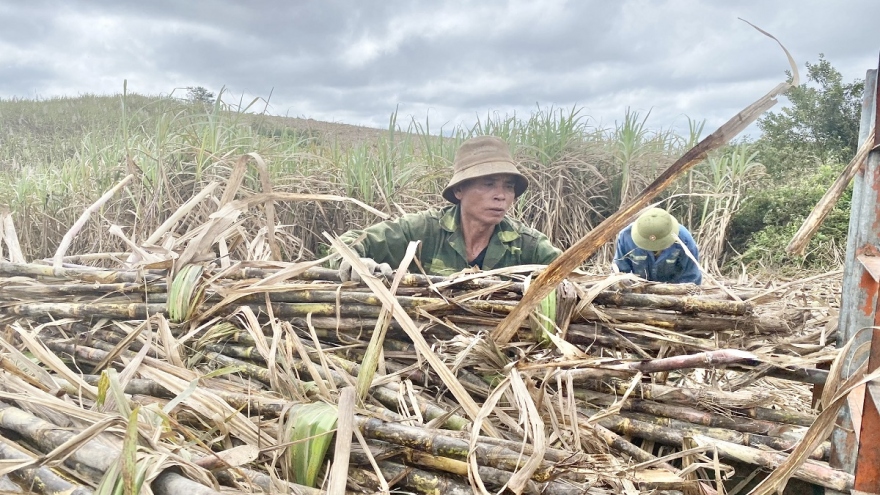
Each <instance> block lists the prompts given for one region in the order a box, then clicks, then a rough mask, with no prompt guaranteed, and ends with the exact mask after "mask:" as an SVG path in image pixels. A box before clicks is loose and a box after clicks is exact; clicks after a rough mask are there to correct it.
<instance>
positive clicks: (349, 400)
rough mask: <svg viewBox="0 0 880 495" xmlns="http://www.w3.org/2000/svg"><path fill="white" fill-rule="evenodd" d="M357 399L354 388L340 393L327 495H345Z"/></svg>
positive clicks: (347, 388)
mask: <svg viewBox="0 0 880 495" xmlns="http://www.w3.org/2000/svg"><path fill="white" fill-rule="evenodd" d="M356 399H357V397H356V392H355V388H354V387H344V388H343V389H342V390H340V391H339V404H338V406H337V410H338V418H339V419H338V422H337V427H336V446H335V450H334V453H333V466H332V467H331V468H330V480H329V482H328V483H327V493H330V494H336V493H345V484H346V481H347V480H348V468H349V465H348V460H349V456H350V454H351V434H352V430H353V429H354V428H353V424H354V406H355V401H356Z"/></svg>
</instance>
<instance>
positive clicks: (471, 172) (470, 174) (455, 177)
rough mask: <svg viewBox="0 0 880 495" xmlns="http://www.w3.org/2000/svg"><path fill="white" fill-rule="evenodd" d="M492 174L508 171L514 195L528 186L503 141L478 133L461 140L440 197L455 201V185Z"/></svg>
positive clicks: (456, 199)
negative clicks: (511, 176)
mask: <svg viewBox="0 0 880 495" xmlns="http://www.w3.org/2000/svg"><path fill="white" fill-rule="evenodd" d="M495 174H511V175H514V176H516V186H515V187H514V191H515V192H516V197H519V195H520V194H522V193H523V192H525V190H526V188H528V187H529V180H528V179H526V177H525V176H524V175H523V174H521V173H520V172H519V170H518V169H517V168H516V163H514V161H513V156H511V155H510V149H509V148H508V147H507V143H506V142H505V141H504V140H503V139H501V138H498V137H495V136H479V137H475V138H471V139H468V140H467V141H465V142H463V143H461V147H459V148H458V151H456V152H455V160H454V162H453V164H452V179H450V180H449V185H448V186H446V189H444V190H443V197H444V198H445V199H446V201H449V202H450V203H452V204H458V198H456V197H455V191H454V188H455V186H457V185H459V184H461V183H462V182H464V181H466V180H470V179H475V178H477V177H485V176H487V175H495Z"/></svg>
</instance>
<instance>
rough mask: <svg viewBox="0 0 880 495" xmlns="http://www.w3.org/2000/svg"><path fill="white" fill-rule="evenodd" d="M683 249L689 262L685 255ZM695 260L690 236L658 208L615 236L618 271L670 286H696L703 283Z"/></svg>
mask: <svg viewBox="0 0 880 495" xmlns="http://www.w3.org/2000/svg"><path fill="white" fill-rule="evenodd" d="M677 240H680V241H681V242H680V243H679V242H676V241H677ZM682 244H683V245H684V247H683V246H682ZM685 247H686V248H687V250H688V251H690V254H691V255H692V256H693V259H691V256H688V253H686V252H685ZM699 259H700V258H699V251H698V250H697V244H696V242H694V238H693V236H691V233H690V232H688V230H687V229H686V228H684V227H683V226H681V225H679V224H678V221H677V220H676V219H675V217H673V216H672V215H670V214H669V213H668V212H667V211H666V210H663V209H660V208H651V209H649V210H648V211H646V212H644V213H642V214H641V215H639V217H638V218H637V219H636V221H635V222H633V223H632V224H631V225H629V226H628V227H626V228H625V229H623V230H622V231H621V232H620V234H618V236H617V249H616V251H615V253H614V264H615V266H616V267H617V269H618V270H620V271H621V272H625V273H634V274H636V275H638V276H639V277H642V278H644V279H645V280H651V281H654V282H666V283H673V284H684V283H692V284H697V285H699V284H700V283H701V282H702V281H703V275H702V273H701V272H700V267H699V266H698V265H697V263H696V262H697V261H699Z"/></svg>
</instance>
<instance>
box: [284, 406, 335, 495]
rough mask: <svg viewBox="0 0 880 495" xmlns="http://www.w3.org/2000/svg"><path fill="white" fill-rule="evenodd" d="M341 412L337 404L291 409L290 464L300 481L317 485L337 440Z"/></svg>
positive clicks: (288, 425)
mask: <svg viewBox="0 0 880 495" xmlns="http://www.w3.org/2000/svg"><path fill="white" fill-rule="evenodd" d="M338 418H339V412H338V411H337V409H336V407H335V406H332V405H330V404H327V403H324V402H312V403H309V404H302V405H299V406H294V407H292V408H291V409H290V412H289V415H288V421H287V428H285V431H286V433H287V441H288V442H291V443H292V445H291V446H290V447H289V448H288V451H287V455H288V466H289V468H290V471H291V472H292V474H293V478H294V481H295V482H296V483H299V484H302V485H305V486H311V487H314V486H315V481H316V480H317V478H318V473H319V471H320V469H321V467H322V466H323V465H324V458H325V456H326V454H327V450H328V448H329V447H330V443H331V441H332V440H333V430H334V429H335V428H336V422H337V420H338Z"/></svg>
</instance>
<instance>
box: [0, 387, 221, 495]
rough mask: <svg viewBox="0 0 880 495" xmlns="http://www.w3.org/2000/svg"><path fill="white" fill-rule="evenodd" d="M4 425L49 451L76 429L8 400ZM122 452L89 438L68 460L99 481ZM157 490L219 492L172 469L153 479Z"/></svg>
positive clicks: (0, 416) (1, 408)
mask: <svg viewBox="0 0 880 495" xmlns="http://www.w3.org/2000/svg"><path fill="white" fill-rule="evenodd" d="M0 428H5V429H8V430H12V431H15V432H16V433H18V434H20V435H22V436H24V437H26V438H27V439H28V440H29V441H31V442H32V443H33V444H34V445H36V446H37V447H38V448H39V449H40V450H41V451H43V452H49V451H51V450H53V449H55V448H56V447H58V446H60V445H62V444H63V443H65V442H67V441H68V440H70V439H71V438H73V437H74V433H72V432H70V431H68V430H66V429H61V428H59V427H57V426H56V425H54V424H51V423H49V422H48V421H45V420H42V419H40V418H38V417H36V416H34V415H32V414H29V413H26V412H24V411H22V410H21V409H18V408H16V407H13V406H11V405H9V404H7V403H5V402H0ZM119 456H120V451H119V450H117V449H113V448H109V447H108V445H107V443H105V442H98V441H96V440H89V441H86V442H83V443H82V444H81V445H79V446H78V447H77V449H76V450H74V451H73V452H72V453H71V454H70V455H69V456H68V457H67V458H66V459H65V460H64V463H65V465H67V466H68V467H70V468H71V469H73V470H75V471H76V472H78V473H80V474H81V475H83V476H85V477H86V478H87V479H91V480H92V481H95V482H97V481H99V480H100V479H101V478H102V476H103V475H104V472H106V471H107V469H109V468H110V466H111V465H112V464H113V463H115V462H118V461H119ZM153 490H154V491H155V492H156V493H157V494H159V493H161V494H166V495H173V494H177V493H187V494H192V495H219V492H217V491H215V490H213V489H211V488H208V487H206V486H204V485H202V484H200V483H197V482H195V481H192V480H190V479H188V478H185V477H183V476H181V475H179V474H177V473H174V472H172V471H168V470H166V471H164V472H163V473H162V474H160V475H159V476H158V477H157V478H156V480H154V481H153ZM168 490H171V491H168Z"/></svg>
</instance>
